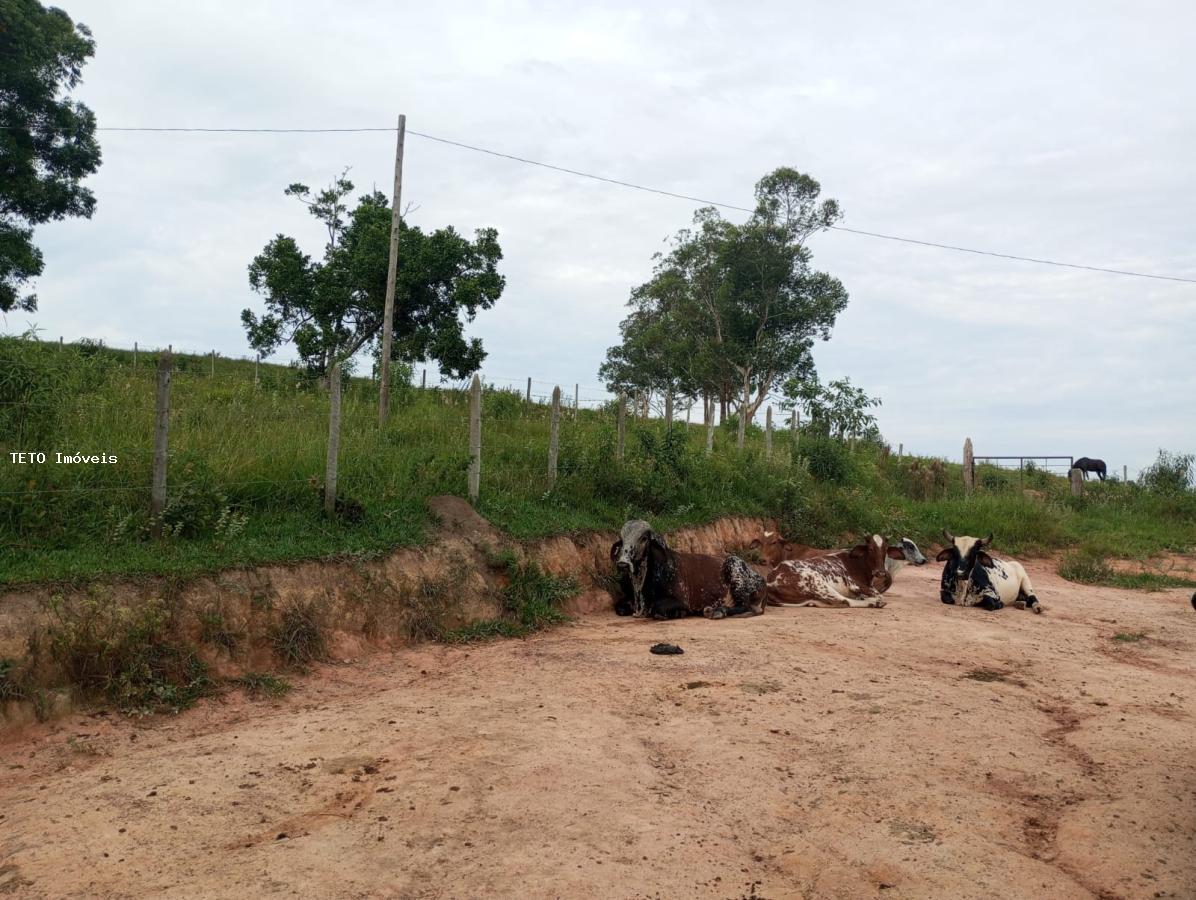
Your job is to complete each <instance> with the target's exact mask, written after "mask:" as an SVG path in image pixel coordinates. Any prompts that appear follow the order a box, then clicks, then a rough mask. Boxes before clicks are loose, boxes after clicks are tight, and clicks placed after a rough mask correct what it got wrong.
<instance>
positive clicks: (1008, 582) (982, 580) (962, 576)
mask: <svg viewBox="0 0 1196 900" xmlns="http://www.w3.org/2000/svg"><path fill="white" fill-rule="evenodd" d="M943 537H945V538H946V539H947V540H948V541H949V542H950V546H948V547H944V548H943V549H942V550H940V551H939V554H938V556H936V557H935V559H937V560H938V561H939V562H942V563H946V565H945V566H943V577H942V580H941V582H940V583H939V599H940V600H942V601H943V602H944V603H950V604H957V605H959V606H979V607H980V608H981V609H987V610H990V611H995V610H998V609H1002V608H1004V607H1005V606H1008V605H1010V604H1012V605H1013V606H1015V607H1017V608H1018V609H1026V608H1027V607H1028V608H1030V609H1032V610H1034V612H1036V613H1041V612H1042V604H1041V603H1039V602H1038V598H1037V597H1035V596H1034V587H1033V585H1031V584H1030V576H1029V575H1027V574H1026V570H1025V568H1023V567H1022V564H1021V563H1019V562H1015V561H1014V560H1012V559H996V558H994V557H993V556H991V555H990V554H989V553H988V552H987V551H986V550H985V548H986V547H988V546H989V545H991V544H992V540H993V536H992V535H991V534H989V536H988V537H986V538H974V537H967V536H964V535H961V536H960V537H955V536H954V535H952V534H951V532H949V531H947V530H946V529H943Z"/></svg>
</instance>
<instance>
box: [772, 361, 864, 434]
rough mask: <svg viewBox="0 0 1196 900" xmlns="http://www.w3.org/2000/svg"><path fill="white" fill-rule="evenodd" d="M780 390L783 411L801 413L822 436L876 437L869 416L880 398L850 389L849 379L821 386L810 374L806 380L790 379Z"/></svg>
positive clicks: (852, 386)
mask: <svg viewBox="0 0 1196 900" xmlns="http://www.w3.org/2000/svg"><path fill="white" fill-rule="evenodd" d="M782 390H783V391H784V394H785V397H786V399H787V401H788V402H787V403H786V404H785V405H786V407H787V408H790V409H792V408H793V407H798V408H800V409H803V410H805V413H806V416H807V417H808V419H809V421H810V424H811V426H812V427H813V428H815V429H816V430H818V431H821V432H823V433H824V434H827V435H831V436H834V437H837V438H839V439H843V438H849V437H858V438H877V439H879V437H880V432H879V430H878V429H877V426H876V417H875V416H873V415H872V413H871V412H869V410H871V409H873V408H875V407H878V406H880V398H879V397H869V396H868V394H867V393H866V392H865V391H864V390H863V389H862V388H858V387H856V386H855V385H853V384H852V383H851V379H850V378H840V379H838V380H836V381H832V382H830V383H829V384H826V385H823V384H821V383H820V382H819V381H818V376H817V375H814V374H813V373H811V374H810V375H808V376H806V377H793V378H790V379H789V380H788V381H786V382H785V385H784V387H783V389H782Z"/></svg>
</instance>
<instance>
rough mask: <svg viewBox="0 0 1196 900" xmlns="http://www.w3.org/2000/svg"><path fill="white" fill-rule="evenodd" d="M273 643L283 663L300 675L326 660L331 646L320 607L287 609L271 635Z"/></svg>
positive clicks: (304, 605)
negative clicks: (326, 635) (325, 631)
mask: <svg viewBox="0 0 1196 900" xmlns="http://www.w3.org/2000/svg"><path fill="white" fill-rule="evenodd" d="M270 643H271V644H272V645H273V647H274V652H275V653H276V654H277V655H278V657H279V658H280V659H282V660H283V662H285V663H286V664H287V665H289V666H292V667H293V668H295V669H298V670H300V671H304V670H306V669H307V668H308V666H310V665H311V664H312V663H314V662H318V661H320V660H322V659H324V657H325V656H326V655H327V652H328V645H327V638H326V637H325V635H324V624H323V621H322V619H321V617H320V611H319V609H318V607H317V605H316V603H315V602H314V601H308V602H307V603H293V604H291V605H290V606H288V607H287V608H286V609H284V610H283V611H282V619H281V621H280V622H279V623H278V624H277V625H275V626H274V627H273V628H272V629H271V631H270Z"/></svg>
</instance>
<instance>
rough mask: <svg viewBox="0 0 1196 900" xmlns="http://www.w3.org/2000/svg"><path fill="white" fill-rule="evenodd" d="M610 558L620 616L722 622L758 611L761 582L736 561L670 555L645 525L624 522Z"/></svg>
mask: <svg viewBox="0 0 1196 900" xmlns="http://www.w3.org/2000/svg"><path fill="white" fill-rule="evenodd" d="M610 558H611V561H612V562H613V563H615V568H616V571H617V572H618V573H619V580H620V583H621V585H622V588H623V595H624V599H623V600H622V601H621V602H620V603H618V604H616V606H615V612H617V613H619V614H620V615H633V616H638V617H645V616H651V617H653V618H656V619H676V618H680V617H682V616H687V615H704V616H706V618H708V619H723V618H728V617H730V618H737V617H741V616H758V615H760V614H761V613H762V612H764V579H763V578H761V577H760V576H759V575H758V574H756V573H755V572H753V571H752V569H751V567H750V566H748V564H747V563H745V562H744V561H743V560H742V559H740V558H739V557H737V556H710V555H708V554H705V553H679V552H677V551H676V550H671V549H669V546H668V545H667V544H666V543H665V541H664V538H663V537H662V536H661V535H659V534H657V533H656V532H655V531H653V530H652V527H651V526H650V525H649V524H648V523H647V522H644V521H640V520H638V519H637V520H633V521H630V522H628V523H626V524H625V525H624V526H623V529H622V531H621V533H620V535H619V539H618V540H617V541H615V543H614V545H613V546H612V547H611V548H610ZM728 600H730V603H729V604H728V603H727V601H728Z"/></svg>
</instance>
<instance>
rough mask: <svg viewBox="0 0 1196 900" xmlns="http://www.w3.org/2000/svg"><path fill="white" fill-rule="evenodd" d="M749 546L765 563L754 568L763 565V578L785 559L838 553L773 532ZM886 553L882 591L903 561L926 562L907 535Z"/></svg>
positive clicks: (885, 589)
mask: <svg viewBox="0 0 1196 900" xmlns="http://www.w3.org/2000/svg"><path fill="white" fill-rule="evenodd" d="M751 549H752V550H755V551H756V552H757V553H759V554H760V558H761V559H762V560H763V561H764V562H765V564H766V567H757V571H760V569H761V568H764V571H762V572H761V574H763V575H764V576H765V577H767V576H768V575H769V574H770V573H771V571H772V570H773V569H775V568H776V567H777V566H779V565H780V564H781V563H783V562H784V561H785V560H787V559H814V558H815V557H818V556H827V555H829V554H833V553H839V552H841V551H838V550H819V549H818V548H817V547H811V546H810V545H808V544H797V543H794V542H792V541H786V540H784V539H782V538H781V535H780V533H779V532H776V531H766V532H764V538H763V539H760V538H757V539H756V540H754V541H752V543H751ZM886 553H887V555H886V556H885V573H886V577H885V583H884V587H882V588H880V589H879V590H880V592H881V593H882V594H883V593H884V592H885V591H887V590H888V589H889V588H890V587H892V586H893V576H894V575H896V574H897V571H898V570H899V569H900V568H901V567H902V566H903V565H905V564H906V563H912V564H913V565H915V566H924V565H926V557H925V556H923V555H922V551H921V550H919V549H918V545H917V544H915V543H914V542H913V541H911V540H910V539H909V538H902V539H901V540H900V541H899V542H898V543H896V544H893V545H892V546H890V547H889V548H888V550H887V551H886Z"/></svg>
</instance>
